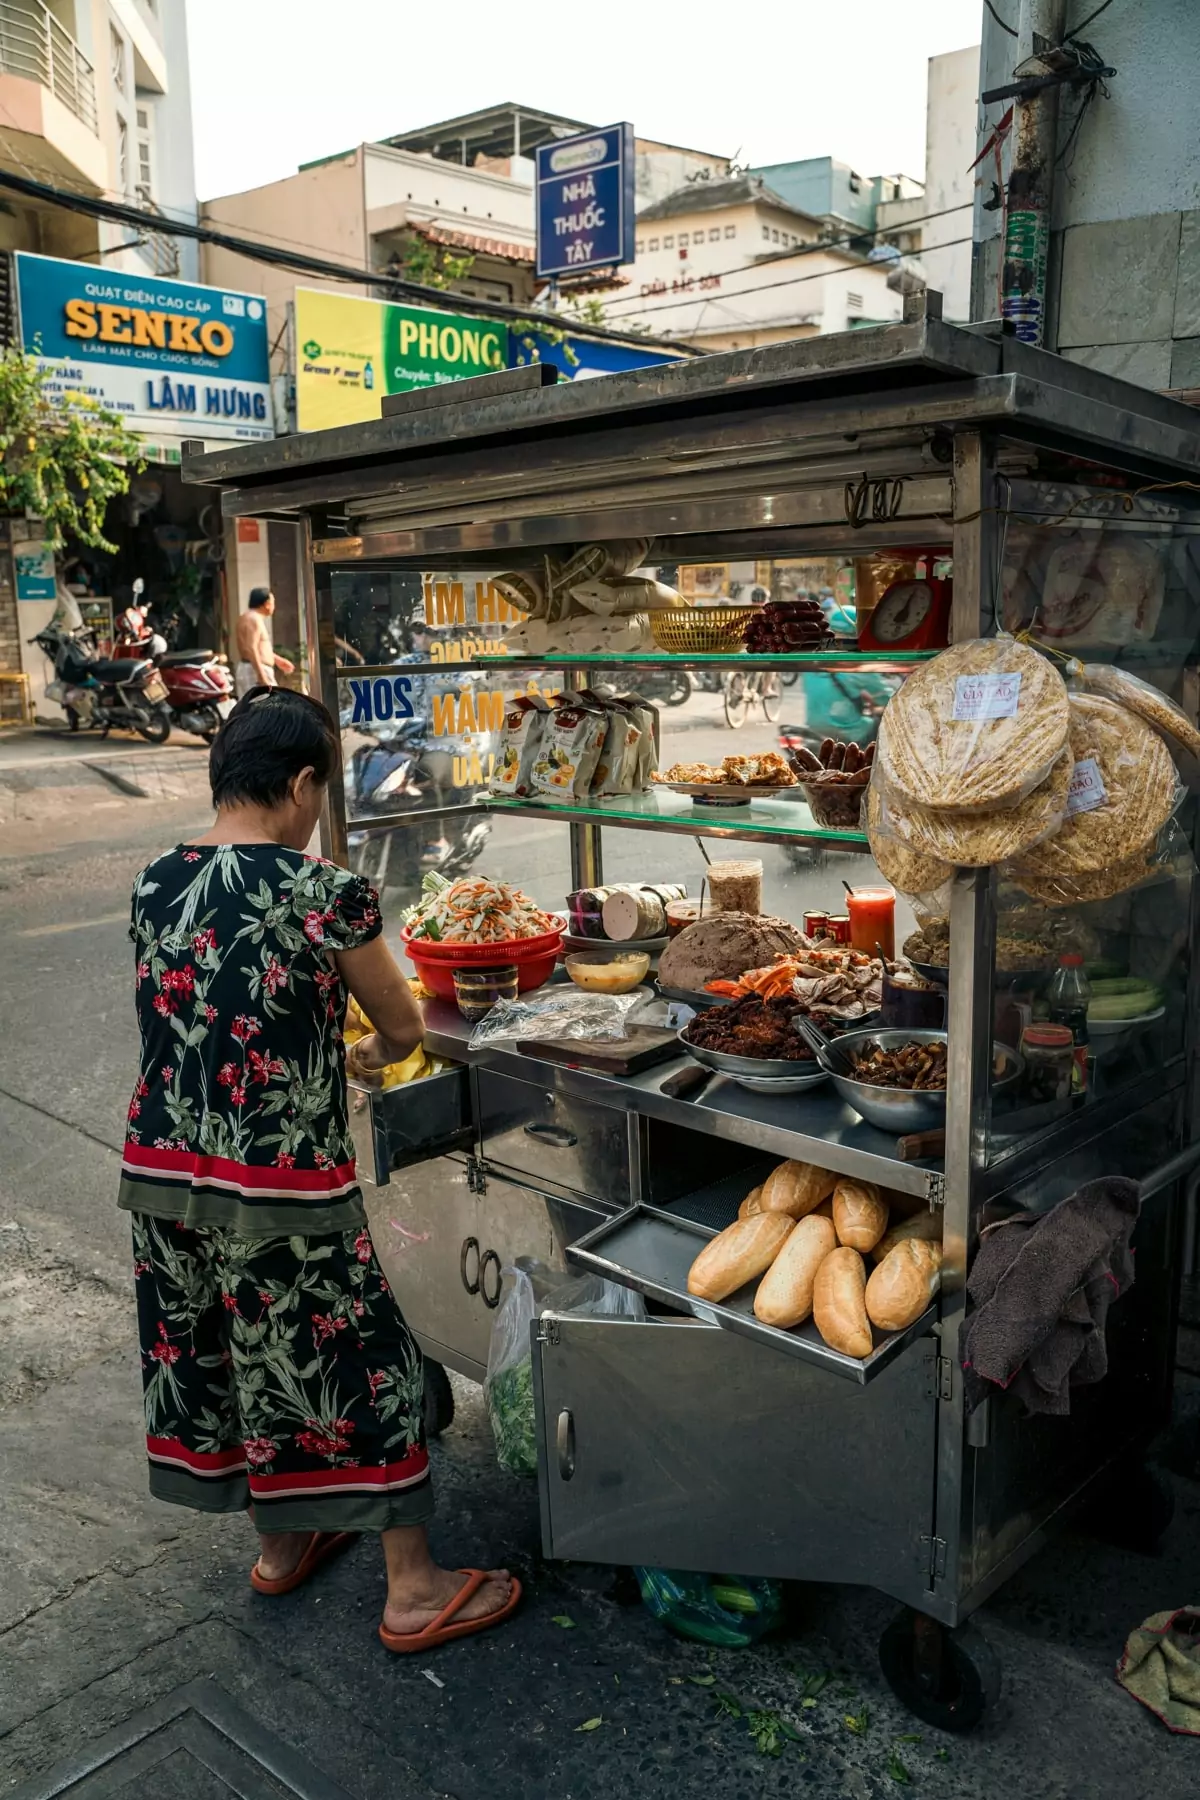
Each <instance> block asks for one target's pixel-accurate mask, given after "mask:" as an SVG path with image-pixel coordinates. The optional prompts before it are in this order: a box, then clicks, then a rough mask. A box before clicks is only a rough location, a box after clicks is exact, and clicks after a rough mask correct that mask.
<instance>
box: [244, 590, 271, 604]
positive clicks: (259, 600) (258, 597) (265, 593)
mask: <svg viewBox="0 0 1200 1800" xmlns="http://www.w3.org/2000/svg"><path fill="white" fill-rule="evenodd" d="M270 598H271V590H270V588H269V587H265V588H251V589H250V598H249V600H248V601H247V602H246V604H247V606H265V605H266V604H267V601H268V600H269V599H270Z"/></svg>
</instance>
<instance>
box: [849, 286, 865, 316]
mask: <svg viewBox="0 0 1200 1800" xmlns="http://www.w3.org/2000/svg"><path fill="white" fill-rule="evenodd" d="M846 310H847V312H861V311H862V295H861V294H852V293H850V291H849V290H848V289H847V292H846Z"/></svg>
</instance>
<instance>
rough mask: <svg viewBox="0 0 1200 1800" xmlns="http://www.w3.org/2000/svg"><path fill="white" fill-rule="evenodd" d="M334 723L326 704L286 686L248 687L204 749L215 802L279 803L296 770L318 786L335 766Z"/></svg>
mask: <svg viewBox="0 0 1200 1800" xmlns="http://www.w3.org/2000/svg"><path fill="white" fill-rule="evenodd" d="M338 760H339V746H338V734H337V727H336V726H335V724H334V722H333V718H332V715H331V714H330V713H329V711H328V709H327V708H326V707H324V706H322V705H321V702H320V701H319V700H314V699H312V697H311V696H310V695H308V694H296V693H293V692H292V691H291V689H290V688H272V687H253V688H251V689H250V692H249V693H248V694H246V695H244V696H243V698H242V699H241V700H239V701H238V703H237V705H236V706H235V707H234V709H233V711H232V712H231V713H230V715H229V717H228V718H227V719H226V721H225V723H224V725H222V727H221V729H220V731H219V732H218V733H217V736H216V739H215V741H214V743H213V747H212V749H211V750H210V751H209V753H208V779H209V784H210V786H211V788H212V797H213V805H214V806H237V805H238V804H239V803H248V804H250V805H252V806H278V805H279V804H280V802H281V801H282V800H284V799H286V797H287V791H288V788H289V786H290V784H291V783H292V782H293V781H294V780H295V778H296V776H297V775H298V774H299V773H300V771H301V769H309V768H311V769H312V771H313V774H314V776H315V777H316V779H317V781H318V782H320V783H321V785H322V786H324V784H325V783H326V782H327V781H328V780H329V777H330V776H331V775H332V774H333V771H334V770H335V769H336V768H337V766H338Z"/></svg>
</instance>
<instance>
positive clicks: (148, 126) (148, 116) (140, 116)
mask: <svg viewBox="0 0 1200 1800" xmlns="http://www.w3.org/2000/svg"><path fill="white" fill-rule="evenodd" d="M137 165H138V166H137V185H138V193H139V194H141V195H142V196H143V197H144V198H145V199H147V200H151V199H153V197H154V113H153V111H152V110H151V108H150V107H148V106H139V107H138V109H137Z"/></svg>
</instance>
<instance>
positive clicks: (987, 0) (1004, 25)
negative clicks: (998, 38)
mask: <svg viewBox="0 0 1200 1800" xmlns="http://www.w3.org/2000/svg"><path fill="white" fill-rule="evenodd" d="M983 4H984V5H985V6H986V7H987V9H988V11H989V12H990V13H991V15H992V17H993V19H995V21H996V23H997V25H998V26H999V27H1000V29H1001V31H1007V33H1008V35H1009V37H1016V36H1017V32H1016V29H1015V27H1014V26H1012V25H1010V24H1009V23H1008V20H1007V19H1002V18H1001V17H1000V14H999V13H998V12H997V11H996V9H995V7H994V6H993V5H992V0H983Z"/></svg>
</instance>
